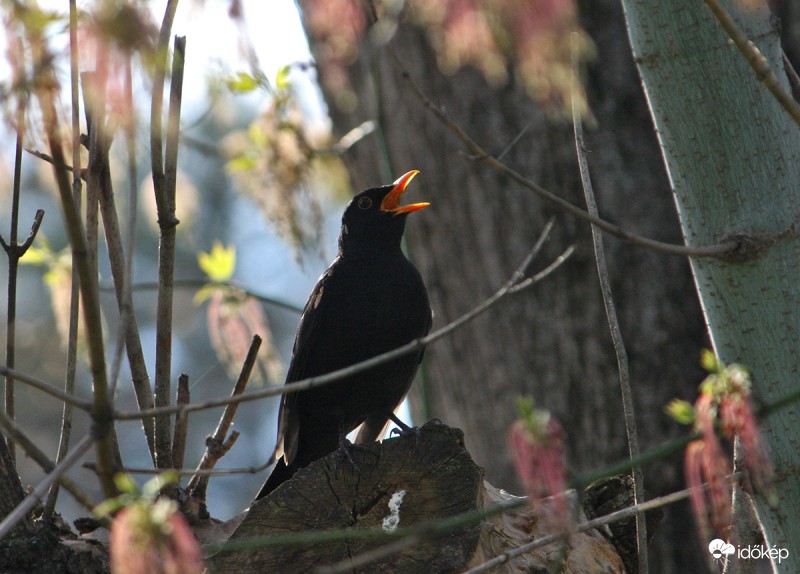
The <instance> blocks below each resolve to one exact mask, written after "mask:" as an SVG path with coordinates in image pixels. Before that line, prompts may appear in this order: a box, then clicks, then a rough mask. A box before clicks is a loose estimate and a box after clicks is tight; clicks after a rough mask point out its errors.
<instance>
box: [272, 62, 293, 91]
mask: <svg viewBox="0 0 800 574" xmlns="http://www.w3.org/2000/svg"><path fill="white" fill-rule="evenodd" d="M291 70H292V68H291V67H290V66H283V67H282V68H281V69H280V70H278V74H277V75H276V76H275V87H276V88H277V89H278V90H288V89H289V88H291V87H292V82H291V81H290V80H289V72H290V71H291Z"/></svg>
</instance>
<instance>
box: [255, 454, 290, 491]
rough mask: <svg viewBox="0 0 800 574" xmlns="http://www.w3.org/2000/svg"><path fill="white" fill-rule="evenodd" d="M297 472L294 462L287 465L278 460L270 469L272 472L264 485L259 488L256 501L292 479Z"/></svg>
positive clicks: (280, 459)
mask: <svg viewBox="0 0 800 574" xmlns="http://www.w3.org/2000/svg"><path fill="white" fill-rule="evenodd" d="M295 472H297V465H296V463H295V462H292V463H291V464H289V465H287V464H286V463H285V462H284V460H283V457H280V458H279V459H278V462H277V463H276V464H275V468H273V469H272V472H271V473H270V475H269V478H267V481H266V482H265V483H264V486H262V487H261V491H260V492H259V493H258V496H256V500H259V499H261V498H264V497H265V496H267V495H268V494H269V493H270V492H272V491H273V490H275V489H276V488H278V487H279V486H280V485H281V484H283V483H284V482H286V481H287V480H289V479H290V478H292V476H294V473H295Z"/></svg>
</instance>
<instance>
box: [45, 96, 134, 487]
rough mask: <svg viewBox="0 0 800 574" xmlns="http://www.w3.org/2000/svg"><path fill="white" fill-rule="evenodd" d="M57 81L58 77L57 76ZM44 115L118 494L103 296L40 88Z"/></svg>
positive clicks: (104, 469)
mask: <svg viewBox="0 0 800 574" xmlns="http://www.w3.org/2000/svg"><path fill="white" fill-rule="evenodd" d="M54 81H55V80H54ZM37 96H38V98H39V102H40V107H41V109H42V113H43V115H44V124H45V129H46V130H47V140H48V144H49V146H50V153H51V154H52V156H53V175H54V177H55V180H56V184H57V187H58V191H59V195H60V197H61V204H62V211H63V215H64V221H65V224H66V229H67V234H68V236H69V241H70V246H71V248H72V256H73V265H76V266H77V267H78V273H79V276H80V289H81V296H82V299H83V314H84V320H85V323H86V334H87V337H88V342H89V345H88V347H89V359H90V364H91V372H92V381H93V387H94V410H93V418H94V421H95V424H96V425H97V434H96V436H97V461H98V464H99V467H100V482H101V484H102V486H103V492H104V494H105V496H106V497H112V496H115V495H116V494H117V488H116V485H115V484H114V481H113V478H112V477H113V475H114V473H115V471H116V469H117V467H118V466H119V461H120V455H119V444H118V443H117V441H116V435H115V434H114V424H113V419H112V418H111V415H112V413H113V406H112V404H111V397H110V396H109V394H108V376H107V373H106V362H105V350H104V342H103V328H102V321H101V318H100V298H99V293H98V289H97V275H96V274H95V275H92V270H91V265H90V262H89V253H88V247H87V242H86V235H85V232H84V230H83V224H82V222H81V217H80V213H79V212H78V208H77V206H76V205H75V201H74V199H73V197H72V194H71V191H70V184H69V180H68V178H67V171H66V170H65V169H64V155H63V151H62V148H61V137H60V134H59V130H58V121H57V116H56V108H55V101H54V99H53V94H52V93H51V92H50V91H48V90H47V89H41V90H40V91H39V92H38V94H37Z"/></svg>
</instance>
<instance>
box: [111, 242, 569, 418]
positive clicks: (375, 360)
mask: <svg viewBox="0 0 800 574" xmlns="http://www.w3.org/2000/svg"><path fill="white" fill-rule="evenodd" d="M543 236H544V234H543ZM541 241H542V240H541V239H540V241H539V242H537V246H540V244H541ZM572 251H573V247H569V248H568V249H567V250H566V251H565V252H564V253H563V254H562V255H561V256H559V257H558V258H557V259H556V261H555V262H553V263H552V264H550V265H548V266H547V268H546V269H545V270H543V271H541V272H539V273H537V274H536V275H535V276H534V277H531V278H527V279H526V278H524V269H525V267H527V265H528V264H529V263H530V260H531V259H532V257H533V254H535V249H533V250H531V253H529V254H528V256H527V257H526V258H525V261H524V262H523V265H521V266H520V268H519V269H522V270H523V271H520V270H519V269H518V270H517V271H515V272H514V274H513V275H512V279H511V280H509V281H508V282H507V283H506V284H505V285H504V286H503V287H501V288H500V289H499V290H498V291H497V292H495V293H494V294H493V295H492V296H490V297H488V298H487V299H485V300H484V301H483V302H482V303H480V304H479V305H477V306H476V307H474V308H473V309H472V310H470V311H468V312H467V313H465V314H464V315H462V316H461V317H459V318H457V319H455V320H454V321H452V322H451V323H448V324H447V325H445V326H444V327H442V328H440V329H437V330H436V331H433V332H432V333H430V334H428V335H427V336H425V337H421V338H419V339H414V340H413V341H411V342H410V343H407V344H405V345H403V346H401V347H398V348H397V349H394V350H392V351H387V352H386V353H383V354H380V355H376V356H375V357H372V358H371V359H367V360H365V361H361V362H360V363H356V364H354V365H351V366H349V367H345V368H343V369H338V370H336V371H331V372H330V373H326V374H324V375H319V376H317V377H309V378H307V379H303V380H300V381H297V382H293V383H292V384H291V385H284V386H282V387H276V388H269V389H262V390H259V391H254V392H251V393H247V394H245V395H240V396H237V397H229V398H226V399H215V400H210V401H204V402H200V403H194V404H191V405H187V406H185V407H177V406H171V407H156V408H154V409H151V410H149V411H144V412H122V411H118V412H116V413H115V415H114V417H115V418H116V419H118V420H135V419H139V418H142V417H154V416H162V415H167V414H172V413H176V412H181V411H183V412H187V413H188V412H194V411H200V410H206V409H211V408H216V407H220V406H224V405H227V404H231V403H242V402H249V401H255V400H259V399H263V398H266V397H275V396H279V395H285V394H288V393H295V392H299V391H305V390H308V389H311V388H315V387H319V386H322V385H327V384H330V383H332V382H334V381H338V380H340V379H342V378H344V377H349V376H351V375H354V374H356V373H360V372H362V371H366V370H368V369H371V368H373V367H375V366H377V365H382V364H383V363H387V362H389V361H392V360H394V359H396V358H397V357H402V356H404V355H407V354H409V353H413V352H414V351H418V350H419V349H422V348H424V347H425V346H426V345H429V344H430V343H432V342H434V341H437V340H439V339H441V338H443V337H446V336H447V335H449V334H450V333H451V332H452V331H454V330H456V329H458V328H459V327H461V326H463V325H464V324H466V323H468V322H469V321H472V320H473V319H474V318H475V317H477V316H478V315H480V314H481V313H483V312H485V311H487V310H488V309H490V308H492V307H493V306H494V305H496V304H497V303H498V302H499V301H501V300H502V299H503V298H505V297H506V296H508V295H511V294H514V293H517V292H519V291H520V288H522V287H525V288H527V287H530V286H532V285H534V284H535V283H537V282H539V281H541V280H542V279H544V278H545V277H547V276H548V275H549V274H550V273H552V272H553V271H555V269H557V268H558V267H559V266H560V265H561V264H562V263H563V262H564V261H566V259H567V258H568V257H569V256H570V255H571V253H572Z"/></svg>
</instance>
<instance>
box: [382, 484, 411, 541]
mask: <svg viewBox="0 0 800 574" xmlns="http://www.w3.org/2000/svg"><path fill="white" fill-rule="evenodd" d="M405 495H406V491H405V490H398V491H397V492H395V493H394V494H393V495H392V497H391V498H390V499H389V516H387V517H385V518H384V519H383V531H384V532H388V533H390V534H391V533H392V532H394V531H395V530H397V527H398V525H399V524H400V505H401V504H402V503H403V497H404V496H405Z"/></svg>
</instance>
